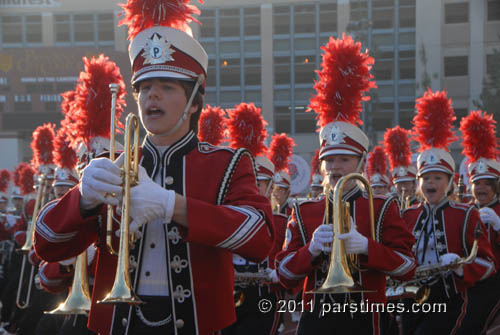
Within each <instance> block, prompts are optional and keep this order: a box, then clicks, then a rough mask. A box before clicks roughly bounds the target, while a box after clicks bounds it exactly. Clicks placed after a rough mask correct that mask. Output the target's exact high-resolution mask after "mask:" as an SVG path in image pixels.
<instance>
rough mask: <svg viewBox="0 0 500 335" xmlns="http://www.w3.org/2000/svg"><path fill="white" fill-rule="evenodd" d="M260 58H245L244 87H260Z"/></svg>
mask: <svg viewBox="0 0 500 335" xmlns="http://www.w3.org/2000/svg"><path fill="white" fill-rule="evenodd" d="M260 69H261V66H260V57H259V58H245V85H260Z"/></svg>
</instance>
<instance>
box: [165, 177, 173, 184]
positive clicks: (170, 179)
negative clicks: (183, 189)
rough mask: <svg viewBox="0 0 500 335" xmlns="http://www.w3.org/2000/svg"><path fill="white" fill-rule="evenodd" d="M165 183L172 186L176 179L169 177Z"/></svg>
mask: <svg viewBox="0 0 500 335" xmlns="http://www.w3.org/2000/svg"><path fill="white" fill-rule="evenodd" d="M165 182H166V183H167V185H172V184H173V183H174V177H172V176H168V177H167V178H166V179H165Z"/></svg>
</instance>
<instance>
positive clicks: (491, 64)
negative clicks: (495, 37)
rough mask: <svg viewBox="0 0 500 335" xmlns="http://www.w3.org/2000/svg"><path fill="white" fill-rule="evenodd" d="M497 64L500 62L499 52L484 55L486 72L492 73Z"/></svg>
mask: <svg viewBox="0 0 500 335" xmlns="http://www.w3.org/2000/svg"><path fill="white" fill-rule="evenodd" d="M498 64H500V52H497V53H494V54H492V55H486V74H487V75H491V74H493V72H494V71H495V68H496V67H498Z"/></svg>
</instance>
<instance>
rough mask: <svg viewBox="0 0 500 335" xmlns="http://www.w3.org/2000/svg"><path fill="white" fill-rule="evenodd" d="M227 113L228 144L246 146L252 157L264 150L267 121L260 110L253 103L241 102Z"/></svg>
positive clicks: (238, 146) (234, 146)
mask: <svg viewBox="0 0 500 335" xmlns="http://www.w3.org/2000/svg"><path fill="white" fill-rule="evenodd" d="M228 114H229V120H227V130H228V132H229V136H230V144H229V146H230V147H232V148H234V149H238V148H247V149H248V150H249V151H250V153H251V154H252V156H254V157H256V156H257V155H259V154H262V153H263V152H265V151H266V146H265V145H264V141H265V139H266V137H267V130H266V128H265V127H266V125H267V122H266V120H264V118H263V117H262V110H261V109H260V108H258V107H256V106H255V105H254V104H253V103H249V104H247V103H244V102H242V103H240V104H239V105H236V106H235V108H234V109H232V110H229V111H228Z"/></svg>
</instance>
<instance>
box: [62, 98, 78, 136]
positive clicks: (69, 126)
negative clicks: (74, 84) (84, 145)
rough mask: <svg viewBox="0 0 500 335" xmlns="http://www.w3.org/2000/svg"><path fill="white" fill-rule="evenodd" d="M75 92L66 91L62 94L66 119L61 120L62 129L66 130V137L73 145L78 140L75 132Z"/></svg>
mask: <svg viewBox="0 0 500 335" xmlns="http://www.w3.org/2000/svg"><path fill="white" fill-rule="evenodd" d="M75 94H76V92H75V91H66V92H64V93H61V98H62V101H61V113H62V114H63V115H64V119H63V120H61V128H65V129H66V136H67V138H68V141H69V142H70V143H71V142H73V141H75V140H76V132H75V129H74V128H75V124H76V119H75V116H74V114H75V112H74V111H75V109H74V102H75Z"/></svg>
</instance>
